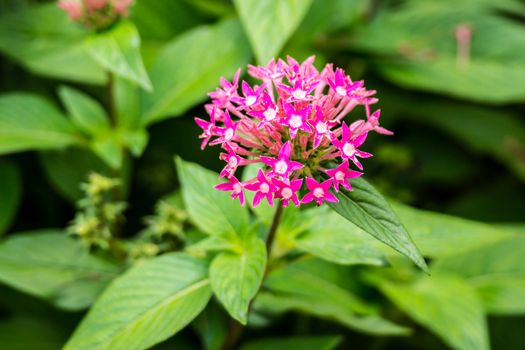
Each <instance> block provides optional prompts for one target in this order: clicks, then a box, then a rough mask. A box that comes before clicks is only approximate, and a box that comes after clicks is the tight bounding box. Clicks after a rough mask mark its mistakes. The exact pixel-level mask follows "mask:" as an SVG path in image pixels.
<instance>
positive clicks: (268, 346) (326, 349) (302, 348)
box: [241, 335, 342, 350]
mask: <svg viewBox="0 0 525 350" xmlns="http://www.w3.org/2000/svg"><path fill="white" fill-rule="evenodd" d="M341 340H342V339H341V337H339V336H328V335H326V336H319V337H290V338H268V339H259V340H256V341H252V342H250V343H248V344H245V345H244V346H243V347H242V348H241V350H272V349H294V350H308V349H317V350H332V349H335V348H336V347H337V346H338V345H339V343H341Z"/></svg>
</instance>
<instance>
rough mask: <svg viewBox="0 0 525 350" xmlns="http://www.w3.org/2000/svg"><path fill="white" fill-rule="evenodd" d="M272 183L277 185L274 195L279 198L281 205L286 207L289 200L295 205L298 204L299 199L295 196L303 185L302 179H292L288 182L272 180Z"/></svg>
mask: <svg viewBox="0 0 525 350" xmlns="http://www.w3.org/2000/svg"><path fill="white" fill-rule="evenodd" d="M273 183H274V184H275V186H277V191H276V193H275V197H276V198H280V199H281V203H282V206H283V207H287V206H288V203H289V202H290V201H292V202H293V204H295V206H296V207H298V206H299V204H300V201H299V198H298V197H297V192H298V191H299V190H300V189H301V187H302V186H303V179H297V180H292V181H290V182H284V181H281V180H274V182H273Z"/></svg>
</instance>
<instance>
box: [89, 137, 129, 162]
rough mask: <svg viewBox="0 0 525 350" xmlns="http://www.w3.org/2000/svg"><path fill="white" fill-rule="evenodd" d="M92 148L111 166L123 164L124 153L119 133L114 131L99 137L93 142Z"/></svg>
mask: <svg viewBox="0 0 525 350" xmlns="http://www.w3.org/2000/svg"><path fill="white" fill-rule="evenodd" d="M91 148H92V149H93V152H95V154H96V155H97V156H98V157H99V158H100V159H102V160H103V161H104V162H105V163H106V164H107V165H109V166H110V167H111V168H113V169H119V168H120V167H121V166H122V161H123V156H124V154H123V149H122V144H121V141H120V137H119V135H117V134H115V133H112V134H107V135H103V136H101V137H98V138H96V139H95V140H93V142H92V143H91Z"/></svg>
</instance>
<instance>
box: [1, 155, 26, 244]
mask: <svg viewBox="0 0 525 350" xmlns="http://www.w3.org/2000/svg"><path fill="white" fill-rule="evenodd" d="M21 196H22V181H21V177H20V172H19V171H18V168H17V167H16V166H15V165H14V164H13V163H10V162H7V161H0V236H1V235H2V234H3V233H4V232H5V231H6V230H7V229H8V228H9V225H10V224H11V222H13V220H14V217H15V215H16V212H17V210H18V206H19V204H20V200H21Z"/></svg>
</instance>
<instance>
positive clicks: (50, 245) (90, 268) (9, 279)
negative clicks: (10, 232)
mask: <svg viewBox="0 0 525 350" xmlns="http://www.w3.org/2000/svg"><path fill="white" fill-rule="evenodd" d="M119 271H120V268H119V267H118V266H117V265H115V264H114V263H111V262H109V261H105V260H103V259H100V258H98V257H96V256H93V255H91V254H89V253H88V251H87V250H85V249H84V247H82V246H81V245H79V244H78V242H76V241H75V240H73V239H71V238H69V237H67V236H66V234H65V232H63V231H61V230H47V231H37V232H24V233H20V234H17V235H15V236H13V237H12V238H8V239H6V240H5V241H4V242H2V243H0V280H1V281H2V282H3V283H6V284H8V285H10V286H12V287H14V288H16V289H19V290H22V291H24V292H26V293H30V294H32V295H36V296H39V297H42V298H45V299H48V300H50V301H51V302H53V303H54V304H55V305H57V306H59V307H61V308H65V309H70V310H78V309H83V308H86V307H88V306H90V305H91V304H92V303H93V301H94V300H95V299H96V298H97V296H98V294H99V293H100V292H101V291H102V289H103V288H104V287H105V286H106V285H107V284H108V282H109V281H111V280H112V279H113V278H114V277H116V276H117V275H118V273H119Z"/></svg>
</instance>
